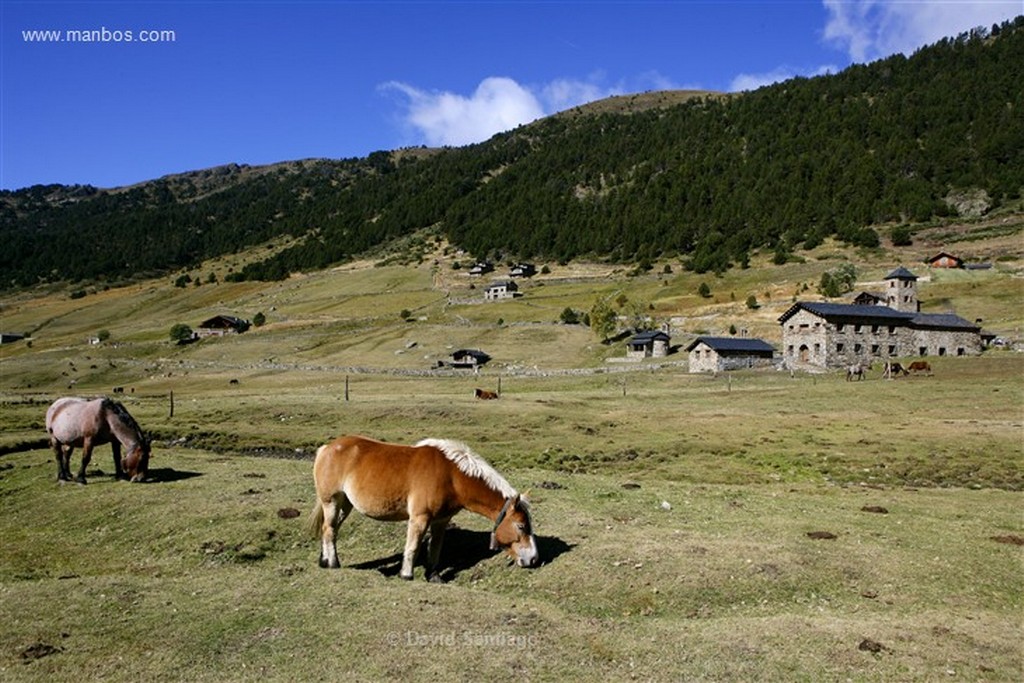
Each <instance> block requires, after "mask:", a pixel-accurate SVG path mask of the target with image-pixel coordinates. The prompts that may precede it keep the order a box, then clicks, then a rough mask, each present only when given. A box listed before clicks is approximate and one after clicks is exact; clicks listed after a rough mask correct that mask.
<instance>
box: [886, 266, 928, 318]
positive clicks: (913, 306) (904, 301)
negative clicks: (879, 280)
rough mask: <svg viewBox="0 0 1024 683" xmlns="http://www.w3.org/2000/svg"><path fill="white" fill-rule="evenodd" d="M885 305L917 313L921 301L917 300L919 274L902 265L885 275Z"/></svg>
mask: <svg viewBox="0 0 1024 683" xmlns="http://www.w3.org/2000/svg"><path fill="white" fill-rule="evenodd" d="M885 281H886V283H887V285H888V286H887V287H886V288H885V305H886V306H888V307H889V308H893V309H896V310H897V311H903V312H905V313H917V312H919V311H920V310H921V303H920V302H919V301H918V300H917V276H916V275H914V274H913V273H911V272H910V271H909V270H907V269H906V268H904V267H903V266H900V267H899V268H897V269H896V270H894V271H892V272H891V273H889V274H888V275H886V276H885Z"/></svg>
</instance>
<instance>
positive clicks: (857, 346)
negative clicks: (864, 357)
mask: <svg viewBox="0 0 1024 683" xmlns="http://www.w3.org/2000/svg"><path fill="white" fill-rule="evenodd" d="M861 348H862V347H861V345H860V344H854V345H853V352H854V353H860V351H861Z"/></svg>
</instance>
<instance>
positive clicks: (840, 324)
mask: <svg viewBox="0 0 1024 683" xmlns="http://www.w3.org/2000/svg"><path fill="white" fill-rule="evenodd" d="M844 327H846V326H845V325H843V324H842V323H836V332H842V331H843V328H844Z"/></svg>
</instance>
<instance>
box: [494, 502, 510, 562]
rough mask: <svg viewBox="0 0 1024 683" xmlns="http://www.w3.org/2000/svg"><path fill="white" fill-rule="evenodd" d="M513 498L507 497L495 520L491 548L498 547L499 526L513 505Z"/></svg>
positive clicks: (495, 548)
mask: <svg viewBox="0 0 1024 683" xmlns="http://www.w3.org/2000/svg"><path fill="white" fill-rule="evenodd" d="M512 501H513V499H512V498H506V499H505V504H504V505H502V506H501V512H499V513H498V518H497V519H495V520H494V528H493V529H491V550H497V549H498V536H497V534H498V527H499V526H501V523H502V522H503V521H504V520H505V515H507V514H508V509H509V507H510V506H511V505H512Z"/></svg>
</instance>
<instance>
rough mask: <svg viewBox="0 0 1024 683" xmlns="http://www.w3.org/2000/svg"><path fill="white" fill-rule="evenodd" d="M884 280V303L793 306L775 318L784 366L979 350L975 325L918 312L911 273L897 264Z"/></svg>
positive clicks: (949, 316)
mask: <svg viewBox="0 0 1024 683" xmlns="http://www.w3.org/2000/svg"><path fill="white" fill-rule="evenodd" d="M885 280H886V283H887V286H886V292H885V295H884V304H883V303H882V302H881V301H880V302H879V304H878V305H864V304H834V303H819V302H807V301H799V302H797V303H795V304H793V305H792V306H791V307H790V308H789V310H787V311H786V312H785V313H784V314H782V316H781V317H780V318H779V323H780V324H781V325H782V353H783V359H784V361H785V363H786V365H787V366H788V367H790V368H795V369H813V368H822V369H824V368H840V367H844V366H848V365H852V364H854V363H864V362H870V361H874V360H877V361H885V360H886V359H888V358H906V357H910V356H971V355H976V354H979V353H981V348H982V344H981V328H980V327H979V326H977V325H975V324H974V323H971V322H968V321H967V320H964V319H963V318H961V317H959V316H957V315H953V314H948V313H921V312H920V311H919V309H920V303H919V302H918V298H917V276H916V275H914V274H913V273H911V272H910V271H909V270H907V269H906V268H903V267H900V268H897V269H896V270H894V271H893V272H891V273H889V275H887V276H886V278H885Z"/></svg>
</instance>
